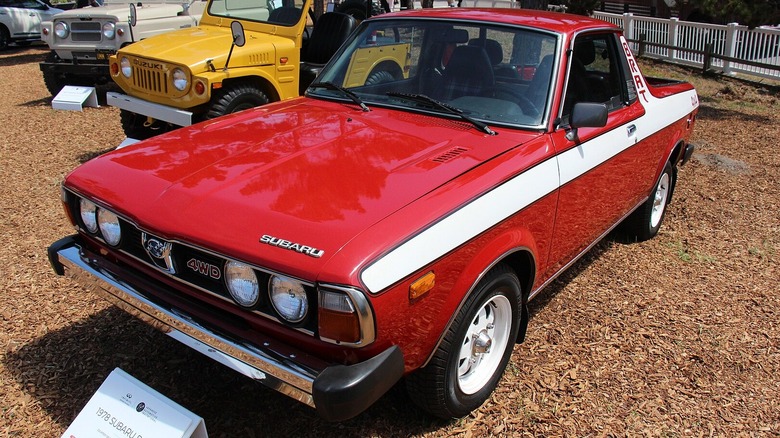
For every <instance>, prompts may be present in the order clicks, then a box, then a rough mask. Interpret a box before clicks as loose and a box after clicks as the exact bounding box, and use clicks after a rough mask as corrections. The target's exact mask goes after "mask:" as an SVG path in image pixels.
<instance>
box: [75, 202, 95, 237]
mask: <svg viewBox="0 0 780 438" xmlns="http://www.w3.org/2000/svg"><path fill="white" fill-rule="evenodd" d="M79 210H80V212H81V222H82V223H83V224H84V227H85V228H86V229H87V231H89V232H90V233H92V234H95V233H97V230H98V224H97V205H95V203H94V202H92V201H90V200H88V199H84V198H81V201H79Z"/></svg>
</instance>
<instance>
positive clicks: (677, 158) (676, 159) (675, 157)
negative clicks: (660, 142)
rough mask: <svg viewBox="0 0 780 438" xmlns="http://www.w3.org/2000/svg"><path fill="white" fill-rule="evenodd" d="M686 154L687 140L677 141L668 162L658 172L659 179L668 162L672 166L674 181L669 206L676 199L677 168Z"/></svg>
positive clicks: (667, 158)
mask: <svg viewBox="0 0 780 438" xmlns="http://www.w3.org/2000/svg"><path fill="white" fill-rule="evenodd" d="M684 154H685V140H683V139H677V142H676V143H675V144H674V146H673V147H672V150H671V152H670V153H669V156H668V157H666V161H664V162H662V163H661V170H660V171H659V172H658V177H659V178H660V176H661V173H662V172H663V168H664V166H666V163H667V162H668V163H671V165H672V181H671V184H670V187H669V197H668V198H667V200H666V203H667V204H671V203H672V199H674V189H675V187H676V186H677V166H678V165H679V163H680V162H681V161H682V159H683V155H684Z"/></svg>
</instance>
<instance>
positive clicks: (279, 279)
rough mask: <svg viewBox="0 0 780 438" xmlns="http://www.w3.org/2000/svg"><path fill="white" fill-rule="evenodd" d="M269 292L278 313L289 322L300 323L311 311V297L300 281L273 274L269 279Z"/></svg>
mask: <svg viewBox="0 0 780 438" xmlns="http://www.w3.org/2000/svg"><path fill="white" fill-rule="evenodd" d="M268 293H269V295H270V296H271V304H272V305H273V306H274V310H276V313H278V314H279V316H280V317H282V319H283V320H285V321H287V322H289V323H293V324H295V323H299V322H301V321H303V320H304V318H306V315H307V314H308V313H309V298H308V296H307V295H306V289H305V288H304V287H303V284H302V283H301V282H300V281H297V280H295V279H293V278H290V277H284V276H281V275H273V276H271V279H270V280H268Z"/></svg>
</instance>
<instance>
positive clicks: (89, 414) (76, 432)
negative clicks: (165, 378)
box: [62, 368, 208, 438]
mask: <svg viewBox="0 0 780 438" xmlns="http://www.w3.org/2000/svg"><path fill="white" fill-rule="evenodd" d="M62 437H63V438H82V437H84V438H88V437H89V438H91V437H110V438H114V437H116V438H128V437H129V438H155V437H166V438H174V437H181V438H189V437H192V438H207V437H208V434H207V433H206V424H205V423H204V421H203V419H202V418H201V417H199V416H197V415H195V414H193V413H192V412H190V411H188V410H187V409H185V408H183V407H181V406H179V405H178V404H176V402H174V401H173V400H171V399H169V398H167V397H165V396H164V395H162V394H160V393H159V392H157V391H155V390H154V389H152V388H150V387H148V386H146V385H145V384H144V383H143V382H141V381H140V380H138V379H136V378H134V377H133V376H131V375H129V374H127V373H126V372H124V371H122V370H121V369H119V368H115V369H114V371H112V372H111V374H109V376H108V377H107V378H106V380H105V381H104V382H103V384H102V385H100V388H98V390H97V392H95V394H94V395H92V398H90V399H89V401H88V402H87V404H86V406H84V408H83V409H82V410H81V412H79V415H78V416H77V417H76V419H75V420H74V421H73V423H71V425H70V426H69V427H68V429H67V430H65V433H63V434H62Z"/></svg>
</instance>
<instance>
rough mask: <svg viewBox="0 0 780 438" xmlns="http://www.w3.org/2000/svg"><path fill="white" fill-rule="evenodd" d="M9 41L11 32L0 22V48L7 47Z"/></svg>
mask: <svg viewBox="0 0 780 438" xmlns="http://www.w3.org/2000/svg"><path fill="white" fill-rule="evenodd" d="M10 43H11V33H10V32H8V29H6V28H5V26H3V25H2V24H0V50H5V49H7V48H8V44H10Z"/></svg>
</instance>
